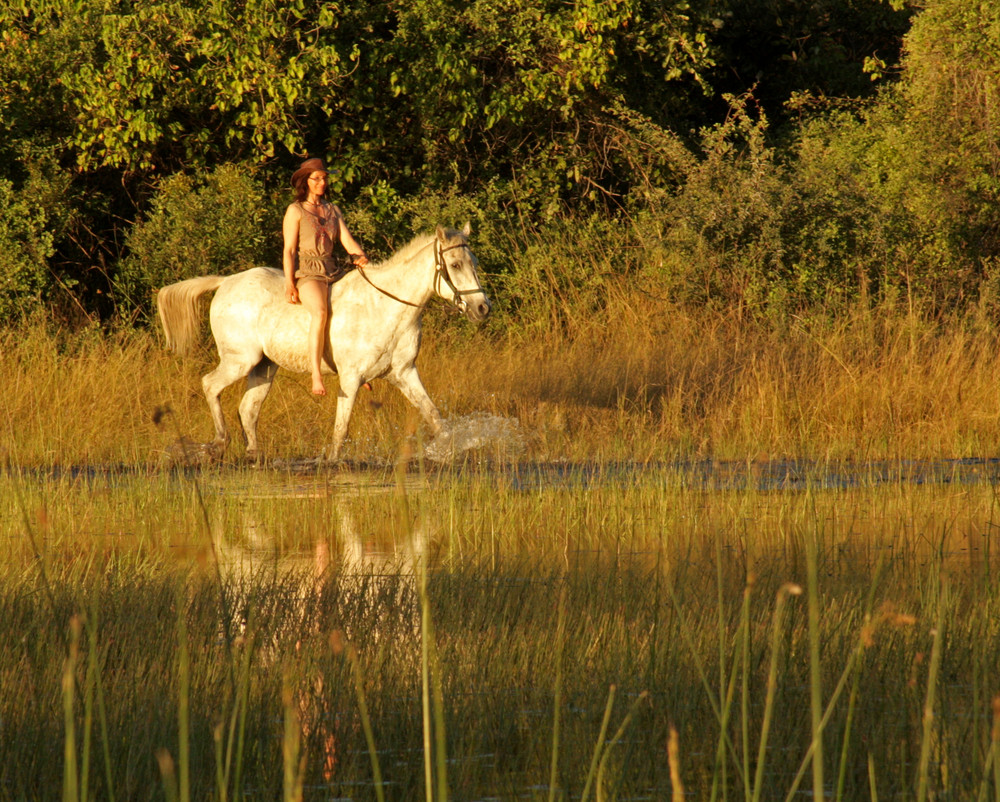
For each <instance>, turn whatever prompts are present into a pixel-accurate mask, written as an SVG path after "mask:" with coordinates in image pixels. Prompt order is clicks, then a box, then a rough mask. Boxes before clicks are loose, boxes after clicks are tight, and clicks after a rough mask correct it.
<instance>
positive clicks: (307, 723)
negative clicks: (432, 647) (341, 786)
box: [212, 504, 427, 783]
mask: <svg viewBox="0 0 1000 802" xmlns="http://www.w3.org/2000/svg"><path fill="white" fill-rule="evenodd" d="M331 525H332V527H333V528H332V531H331V532H330V536H329V537H318V538H316V540H315V542H314V544H313V548H312V551H311V553H303V552H301V551H299V552H292V553H288V552H283V551H282V547H281V543H280V539H279V537H278V536H277V535H276V534H275V533H274V532H272V531H270V530H269V528H268V527H267V526H266V525H265V524H264V523H262V522H261V521H260V520H259V519H258V518H257V517H256V516H255V515H254V514H253V513H251V512H250V511H248V510H243V512H242V514H241V516H240V517H239V520H238V521H237V523H236V525H235V526H233V523H232V521H225V520H217V521H216V524H215V526H213V528H212V541H213V548H214V551H215V558H216V561H217V565H218V569H219V573H220V578H221V580H222V582H223V584H224V585H225V586H227V587H230V588H249V587H253V585H254V583H256V582H259V581H260V580H261V578H262V577H267V578H268V582H269V584H271V583H273V584H274V585H275V586H281V587H285V588H289V589H290V590H291V592H290V593H285V594H283V597H282V598H283V600H284V603H283V607H284V609H283V610H282V613H283V615H281V619H282V620H284V621H285V622H286V626H288V627H289V628H290V631H293V632H294V634H295V638H296V639H295V646H294V655H295V662H296V663H298V664H299V665H297V666H296V667H294V668H291V669H289V668H286V672H288V671H290V672H291V673H293V674H294V675H296V676H297V678H298V679H297V681H295V682H294V683H293V684H294V690H293V692H292V696H293V698H292V700H291V701H292V703H293V705H294V713H295V715H296V717H297V720H298V724H299V730H300V736H301V743H309V742H313V743H316V744H318V747H319V751H320V753H321V755H320V757H321V761H322V775H323V777H324V779H325V780H326V782H328V783H329V782H331V781H332V778H333V776H334V772H335V770H336V768H337V763H338V755H339V753H340V751H341V749H342V746H341V743H340V738H339V737H338V733H343V732H345V731H347V732H350V733H351V734H352V736H354V735H356V734H357V732H358V731H359V727H360V722H359V721H358V720H357V719H356V717H355V714H354V713H344V712H343V711H342V710H339V709H336V707H335V705H334V703H333V702H332V701H331V694H329V693H327V691H326V686H325V680H324V676H323V673H322V671H321V670H320V668H319V666H318V665H317V664H316V663H315V661H314V660H310V659H309V658H307V657H306V655H307V654H309V653H312V654H315V653H316V652H317V651H318V652H320V653H327V654H329V653H331V651H332V652H333V653H340V652H341V651H342V650H343V648H344V646H345V643H344V637H345V635H344V633H342V632H341V630H340V629H339V628H335V627H334V628H332V627H331V626H330V624H331V620H330V618H329V609H328V608H329V605H328V604H326V603H325V602H324V596H325V594H328V593H329V592H330V591H331V590H332V589H335V590H336V592H337V595H338V596H339V595H345V594H351V595H352V603H353V604H355V605H357V604H362V605H364V606H367V607H370V608H374V609H380V608H384V607H385V606H387V605H389V606H391V608H392V612H393V615H394V616H395V618H396V620H397V621H398V620H403V621H404V631H405V630H409V631H410V632H411V633H412V634H413V636H414V638H415V639H418V638H419V636H420V608H419V602H418V592H417V588H416V582H417V574H418V571H419V570H420V564H421V562H422V561H423V560H424V559H425V556H426V545H427V544H426V537H425V529H424V528H423V527H414V528H411V529H410V530H409V531H408V532H407V533H406V534H405V535H403V536H402V537H395V538H393V540H392V542H391V544H390V545H389V546H388V547H386V546H385V545H383V544H380V543H379V542H378V540H377V539H376V537H375V535H374V533H370V532H369V533H366V532H365V531H364V530H363V529H362V528H361V527H359V526H358V523H357V519H356V517H355V515H354V513H353V511H352V510H351V509H350V508H349V507H348V506H347V505H346V504H345V505H343V506H342V507H341V508H340V510H339V515H338V516H336V517H335V521H333V522H332V523H331ZM233 612H234V614H235V615H234V620H233V621H231V622H230V623H231V626H232V629H231V632H232V633H233V634H234V635H237V634H238V636H240V638H241V639H242V638H243V637H245V636H246V635H247V628H248V625H249V621H248V616H249V611H247V610H246V609H245V608H244V609H241V610H240V609H234V611H233ZM348 634H350V635H351V639H352V640H358V641H359V642H364V643H373V642H377V641H378V640H380V638H381V637H382V633H381V632H380V629H379V627H378V626H377V625H376V626H372V627H371V628H370V629H369V630H368V631H366V632H355V633H348ZM281 635H282V632H281V631H272V632H271V636H270V637H264V638H262V639H261V640H260V641H258V643H257V652H256V654H257V656H258V658H259V659H260V661H261V663H262V664H263V665H264V666H267V665H273V664H274V663H276V662H279V661H280V660H281V646H282V638H281ZM395 635H398V632H395V633H394V636H395ZM286 715H288V711H287V710H286ZM344 716H349V717H350V721H345V720H344Z"/></svg>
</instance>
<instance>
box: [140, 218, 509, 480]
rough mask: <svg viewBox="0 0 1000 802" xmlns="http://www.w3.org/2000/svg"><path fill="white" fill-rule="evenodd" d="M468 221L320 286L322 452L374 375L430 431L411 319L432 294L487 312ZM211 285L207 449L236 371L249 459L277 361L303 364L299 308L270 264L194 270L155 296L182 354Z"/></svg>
mask: <svg viewBox="0 0 1000 802" xmlns="http://www.w3.org/2000/svg"><path fill="white" fill-rule="evenodd" d="M469 233H470V226H469V224H468V223H466V225H465V228H464V229H463V230H462V231H455V230H452V229H444V228H442V227H441V226H438V227H437V231H436V233H435V234H433V235H423V236H418V237H416V238H415V239H414V240H413V241H412V242H411V243H410V244H409V245H407V246H406V247H404V248H403V249H401V250H400V251H399V252H397V253H396V254H395V255H393V256H392V257H390V258H389V259H388V260H387V261H385V262H383V263H382V264H379V265H375V266H369V267H366V268H364V270H362V269H360V268H359V269H357V270H354V271H352V272H350V273H348V274H347V275H346V276H344V278H342V279H341V280H340V281H338V282H336V283H335V284H332V285H331V286H330V314H329V318H328V323H327V325H328V326H329V334H328V336H327V340H326V348H325V352H324V357H323V363H324V364H323V370H324V372H327V373H337V374H339V377H340V390H339V392H338V394H337V417H336V423H335V425H334V430H333V444H332V448H331V450H330V452H329V457H330V459H333V460H335V459H337V457H338V455H339V454H340V448H341V446H342V445H343V442H344V438H345V437H346V436H347V424H348V422H349V420H350V417H351V410H352V409H353V407H354V399H355V397H356V396H357V393H358V388H360V387H361V385H362V384H364V383H365V382H366V381H370V380H371V379H381V378H384V379H386V380H387V381H388V382H390V383H391V384H393V385H394V386H395V387H397V388H398V389H399V390H400V392H402V393H403V395H404V396H405V397H406V398H407V400H409V402H410V403H411V404H413V406H415V407H416V408H417V409H418V410H419V411H420V413H421V414H422V415H423V417H424V420H425V421H426V422H427V424H428V426H429V427H430V429H431V432H432V434H437V433H438V432H439V431H440V430H441V415H440V414H439V413H438V410H437V407H435V406H434V403H433V402H432V401H431V399H430V397H429V396H428V395H427V391H426V390H425V389H424V385H423V383H422V382H421V381H420V376H419V374H418V373H417V367H416V364H415V362H416V358H417V352H418V351H419V350H420V321H421V317H422V314H423V310H424V307H425V306H426V305H427V303H428V302H429V301H430V299H431V298H432V297H434V295H439V296H440V297H442V298H444V299H445V300H446V301H449V302H450V303H452V304H454V305H455V306H456V307H457V308H458V309H459V310H460V311H461V312H463V313H464V314H465V315H466V317H468V318H469V319H470V320H473V321H476V322H478V321H482V320H484V319H485V318H486V317H487V315H489V313H490V300H489V298H488V297H487V296H486V293H485V291H484V290H483V288H482V285H481V284H480V283H479V276H478V274H477V272H476V266H477V264H478V262H477V260H476V257H475V256H474V255H473V253H472V250H471V249H470V248H469ZM213 290H218V292H216V294H215V297H214V298H213V299H212V305H211V308H210V312H209V319H210V321H211V326H212V335H213V336H214V338H215V344H216V347H217V348H218V351H219V366H218V367H217V368H216V369H215V370H213V371H212V372H211V373H208V374H207V375H205V377H204V378H203V379H202V382H201V383H202V388H203V389H204V391H205V398H206V400H207V401H208V406H209V409H210V410H211V412H212V420H213V421H214V422H215V440H214V441H213V443H212V448H213V450H214V451H215V452H216V453H217V454H219V455H221V454H222V452H223V450H224V449H225V446H226V443H227V440H228V435H227V432H226V420H225V417H224V416H223V414H222V404H221V403H220V402H219V395H220V394H221V393H222V391H223V390H224V389H225V388H226V387H228V386H229V385H231V384H233V383H234V382H237V381H239V380H240V379H242V378H246V380H247V389H246V392H245V393H244V395H243V399H242V401H241V402H240V407H239V415H240V421H241V423H242V424H243V432H244V435H245V438H246V445H247V456H248V457H250V458H251V459H256V457H257V455H258V448H257V419H258V417H259V415H260V407H261V404H263V403H264V399H265V398H266V397H267V393H268V390H270V389H271V383H272V382H273V381H274V376H275V373H276V372H277V370H278V368H279V367H280V368H285V369H286V370H290V371H293V372H296V373H308V372H309V346H308V334H309V313H308V311H307V310H306V309H305V308H304V307H303V306H302V305H300V304H290V303H288V302H287V301H286V300H285V292H284V276H283V274H282V272H281V271H280V270H275V269H272V268H266V267H255V268H252V269H250V270H246V271H244V272H242V273H238V274H236V275H233V276H228V277H226V276H201V277H198V278H192V279H188V280H187V281H180V282H178V283H176V284H171V285H169V286H167V287H164V288H163V289H161V290H160V291H159V293H158V295H157V305H158V308H159V314H160V322H161V323H162V324H163V330H164V333H165V334H166V340H167V346H168V347H169V348H172V349H173V350H175V351H177V352H179V353H184V352H185V351H187V350H188V348H189V347H190V345H191V344H192V342H194V340H195V339H196V337H197V335H198V327H199V326H198V319H199V318H198V299H199V298H200V297H201V296H202V295H204V294H206V293H209V292H212V291H213Z"/></svg>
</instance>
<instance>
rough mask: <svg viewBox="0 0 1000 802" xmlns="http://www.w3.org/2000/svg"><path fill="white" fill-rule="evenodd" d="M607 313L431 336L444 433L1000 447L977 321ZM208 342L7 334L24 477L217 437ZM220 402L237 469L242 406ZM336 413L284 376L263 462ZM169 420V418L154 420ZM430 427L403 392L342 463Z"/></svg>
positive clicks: (14, 457)
mask: <svg viewBox="0 0 1000 802" xmlns="http://www.w3.org/2000/svg"><path fill="white" fill-rule="evenodd" d="M608 290H609V291H608V294H607V297H606V298H605V308H603V309H602V310H601V311H600V313H599V314H595V315H593V316H592V317H588V316H586V315H584V314H583V313H582V312H581V313H579V317H578V319H576V320H575V321H574V325H573V326H572V327H571V329H572V330H571V332H570V334H568V335H567V334H566V333H564V332H561V331H560V332H552V333H549V334H545V333H544V332H542V333H540V332H538V331H534V330H530V331H525V330H521V331H511V332H509V333H507V334H503V333H500V332H497V331H495V330H494V331H492V333H491V334H490V335H489V336H487V335H486V334H477V333H475V332H474V331H471V330H470V331H465V330H464V329H456V328H454V327H452V328H448V327H445V326H444V325H443V321H442V320H441V318H440V314H438V313H437V311H436V310H435V314H432V315H431V318H430V320H429V322H428V325H427V330H426V336H425V345H424V349H423V351H422V353H421V356H420V360H419V363H418V364H419V366H420V369H421V372H422V375H423V377H424V381H425V384H426V385H427V387H428V390H429V391H430V393H431V395H432V397H433V398H434V399H435V400H436V401H437V402H438V404H439V406H440V408H441V410H442V412H443V414H444V415H445V416H446V417H454V416H461V415H469V414H472V413H489V414H494V415H499V416H503V417H505V418H509V419H516V421H517V422H518V424H519V426H520V427H521V431H522V432H523V433H524V436H525V442H526V445H527V447H528V448H527V453H526V454H524V455H521V454H519V455H517V456H518V458H523V459H527V460H531V461H553V460H571V461H621V460H628V461H639V462H644V461H664V460H668V461H669V460H676V459H690V458H693V457H704V456H710V457H713V458H716V459H737V460H747V459H751V460H756V459H775V458H787V457H799V458H812V459H830V460H844V459H851V460H853V461H856V462H858V461H862V462H863V461H865V460H873V459H886V458H889V459H900V458H927V457H931V458H942V457H969V456H984V455H991V454H993V453H995V452H996V450H997V448H998V446H1000V396H998V394H997V392H996V382H995V377H996V376H997V375H998V373H1000V343H998V336H997V332H998V330H997V328H996V326H995V325H993V324H991V323H990V322H989V321H986V320H980V319H979V318H977V317H976V316H975V315H969V316H967V317H966V318H963V319H957V318H956V319H954V320H946V321H931V320H925V319H922V318H919V317H916V316H913V315H907V314H902V313H899V312H894V311H885V310H881V311H880V310H876V311H871V310H864V311H858V312H856V313H855V314H853V315H850V316H846V317H843V318H840V319H838V320H836V321H833V320H826V319H823V318H814V319H804V318H796V317H789V318H788V319H785V320H781V321H772V322H762V321H754V320H748V319H743V318H737V317H736V316H734V315H733V314H732V313H723V312H713V311H711V310H704V309H698V310H691V309H685V308H682V307H678V306H675V305H672V304H669V303H667V302H665V301H662V300H657V299H655V298H651V297H649V296H648V295H645V294H643V293H642V292H640V291H639V290H637V289H629V290H626V289H622V288H620V287H619V288H615V287H614V286H610V287H609V288H608ZM215 362H216V357H215V354H214V350H213V348H212V345H211V341H210V338H209V336H208V332H207V331H206V332H204V347H203V348H202V349H201V350H199V351H198V352H197V353H195V354H194V355H192V356H190V357H187V358H178V357H176V356H174V355H172V354H170V353H168V352H166V351H165V350H164V349H163V347H162V344H161V343H160V341H159V339H158V337H157V335H156V333H155V332H154V333H145V332H129V333H118V334H101V333H99V332H93V331H91V332H84V333H80V334H68V333H58V334H57V333H51V332H48V331H47V330H46V329H45V328H44V327H43V326H41V325H34V326H31V327H29V328H28V329H27V330H26V331H6V332H4V333H3V334H0V364H2V367H3V369H4V373H5V376H6V377H7V383H6V385H5V407H6V409H7V411H8V414H7V418H6V420H5V421H4V425H5V436H4V438H3V439H2V441H0V443H2V445H0V449H2V452H0V457H2V458H3V459H4V460H5V461H6V462H8V463H13V464H16V465H34V466H38V465H62V466H66V465H85V464H95V463H96V464H126V465H157V464H159V463H160V461H161V460H162V459H163V458H164V455H165V453H166V452H167V451H168V449H169V448H170V447H171V445H172V444H174V443H176V442H177V441H178V439H179V438H181V437H183V438H187V439H188V440H190V441H193V442H206V441H208V440H210V439H211V437H212V435H213V430H212V425H211V420H210V418H209V415H208V409H207V406H206V404H205V402H204V399H203V397H202V392H201V376H202V375H203V374H205V373H207V372H208V371H209V370H211V369H212V368H213V367H214V365H215ZM241 392H242V390H241V385H238V386H234V387H232V388H230V389H229V390H228V391H227V392H226V393H224V394H223V402H224V408H225V410H226V414H227V418H228V421H229V427H230V433H231V436H232V438H233V442H232V444H231V446H230V448H229V450H228V452H227V455H226V458H227V460H229V461H233V460H238V459H239V458H240V457H241V455H242V453H243V449H242V443H241V441H240V437H241V436H240V429H239V423H238V420H237V415H236V407H237V404H238V402H239V398H240V395H241ZM334 406H335V395H333V394H331V396H330V397H328V398H326V399H316V398H314V397H313V396H312V395H311V394H310V393H309V392H308V383H307V382H306V380H305V378H304V377H302V376H296V375H292V374H287V373H283V372H280V373H279V375H278V379H277V380H276V382H275V386H274V388H273V390H272V392H271V394H270V395H269V397H268V399H267V401H266V403H265V405H264V408H263V412H262V417H261V422H260V427H259V431H260V435H261V441H262V448H263V450H264V457H265V459H266V460H267V459H270V460H273V459H279V460H281V459H283V460H289V459H304V458H310V457H315V456H317V455H319V454H320V453H321V452H322V451H323V449H324V447H325V446H327V445H328V444H329V441H330V438H331V434H332V425H333V411H334ZM164 409H169V410H170V411H171V413H172V414H171V415H169V416H167V417H158V418H157V420H159V421H160V425H155V424H154V422H153V420H154V413H155V412H156V411H157V410H164ZM416 426H417V420H416V416H415V413H414V412H413V410H412V409H411V408H410V407H409V406H408V405H407V404H406V403H405V402H404V401H403V399H402V397H401V395H400V394H399V393H398V391H396V390H395V389H394V388H392V387H390V386H388V385H387V384H386V383H384V382H378V381H376V382H375V383H374V389H373V391H372V392H370V393H369V392H367V391H364V392H362V394H361V396H360V397H359V403H358V405H357V406H356V407H355V413H354V416H353V418H352V422H351V434H350V437H349V441H348V444H347V446H346V451H345V456H346V457H347V458H349V459H351V460H354V461H363V462H376V463H391V462H393V461H394V460H395V459H396V458H397V456H398V454H399V453H400V448H401V446H402V445H403V444H404V443H405V442H406V441H407V439H408V438H410V437H412V435H413V432H414V431H415V429H416Z"/></svg>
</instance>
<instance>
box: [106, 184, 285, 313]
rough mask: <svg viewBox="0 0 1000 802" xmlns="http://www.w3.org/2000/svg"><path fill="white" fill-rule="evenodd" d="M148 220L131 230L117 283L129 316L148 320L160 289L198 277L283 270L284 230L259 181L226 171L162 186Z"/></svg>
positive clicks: (122, 306) (123, 306)
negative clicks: (262, 268)
mask: <svg viewBox="0 0 1000 802" xmlns="http://www.w3.org/2000/svg"><path fill="white" fill-rule="evenodd" d="M158 189H159V191H158V192H157V194H156V196H155V199H154V201H153V204H152V207H151V209H150V213H149V215H148V217H147V218H146V219H144V220H140V221H139V222H137V223H136V224H135V225H134V226H133V227H132V228H131V230H130V231H129V235H128V239H127V241H126V246H127V248H128V255H127V256H126V257H125V258H124V259H123V260H122V261H121V267H120V270H119V272H118V274H117V277H116V280H115V289H116V294H117V297H118V299H119V302H120V304H121V311H122V312H123V313H127V314H142V313H144V312H145V313H148V312H149V311H150V310H151V309H152V303H151V302H152V297H153V294H154V293H155V292H156V290H158V289H159V288H160V287H163V286H164V285H166V284H172V283H173V282H175V281H181V280H182V279H186V278H191V277H192V276H199V275H207V274H215V273H222V274H226V273H234V272H236V271H237V270H241V269H245V268H247V267H252V266H254V265H256V264H269V265H271V266H275V267H277V266H280V254H281V223H280V218H279V217H278V212H277V209H276V208H275V205H274V204H269V203H268V202H267V201H266V198H265V193H264V190H263V188H262V186H261V184H260V182H259V181H258V180H256V179H255V178H254V177H253V176H252V175H250V174H249V173H248V172H247V171H246V170H243V169H240V168H238V167H236V166H234V165H223V166H221V167H219V168H217V169H215V170H213V171H211V172H209V173H207V174H205V175H204V176H203V177H200V178H192V177H190V176H187V175H184V174H182V173H179V174H177V175H173V176H171V177H169V178H167V179H164V180H163V181H162V182H161V183H160V185H159V188H158Z"/></svg>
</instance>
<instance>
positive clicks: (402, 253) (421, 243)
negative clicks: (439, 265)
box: [366, 234, 434, 270]
mask: <svg viewBox="0 0 1000 802" xmlns="http://www.w3.org/2000/svg"><path fill="white" fill-rule="evenodd" d="M433 240H434V235H433V234H417V236H415V237H414V238H413V239H412V240H410V242H409V243H408V244H406V245H404V246H403V247H402V248H400V249H399V250H398V251H396V252H395V253H394V254H393V255H392V256H390V257H389V258H388V259H386V260H385V261H384V262H379V263H378V264H376V265H373V267H375V268H376V269H379V270H381V269H382V268H387V267H394V266H395V265H398V264H402V263H403V262H409V261H410V260H411V259H412V258H413V257H414V256H416V255H417V253H418V252H419V251H420V250H421V249H423V248H426V247H427V246H428V245H429V244H430V243H431V242H432V241H433ZM366 269H367V268H366Z"/></svg>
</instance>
